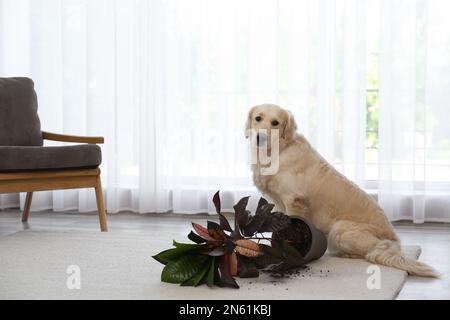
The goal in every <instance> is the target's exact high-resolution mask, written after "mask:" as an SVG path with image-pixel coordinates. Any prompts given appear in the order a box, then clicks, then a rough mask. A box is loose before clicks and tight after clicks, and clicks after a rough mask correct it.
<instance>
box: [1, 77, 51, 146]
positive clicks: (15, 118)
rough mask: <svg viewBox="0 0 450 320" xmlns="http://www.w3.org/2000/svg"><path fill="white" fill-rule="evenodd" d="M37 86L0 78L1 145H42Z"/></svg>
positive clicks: (24, 79)
mask: <svg viewBox="0 0 450 320" xmlns="http://www.w3.org/2000/svg"><path fill="white" fill-rule="evenodd" d="M37 108H38V103H37V97H36V92H35V91H34V83H33V81H32V80H31V79H28V78H0V146H42V144H43V141H42V133H41V123H40V121H39V117H38V114H37Z"/></svg>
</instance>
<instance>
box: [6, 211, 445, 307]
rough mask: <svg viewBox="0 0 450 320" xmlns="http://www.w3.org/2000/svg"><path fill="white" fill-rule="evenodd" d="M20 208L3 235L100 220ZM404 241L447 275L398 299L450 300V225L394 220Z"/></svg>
mask: <svg viewBox="0 0 450 320" xmlns="http://www.w3.org/2000/svg"><path fill="white" fill-rule="evenodd" d="M20 215H21V213H20V212H19V211H17V210H8V211H0V241H1V237H4V236H7V235H8V234H12V233H15V232H18V231H20V230H27V229H31V230H45V231H64V230H72V231H77V230H79V231H89V230H90V231H95V230H98V228H99V226H98V220H97V217H96V215H94V214H79V213H53V212H39V213H37V212H33V213H31V215H30V221H29V223H22V222H21V221H20ZM207 218H208V219H211V220H213V219H214V218H213V217H207V216H204V215H193V216H188V217H186V216H182V215H174V214H172V215H138V214H133V213H120V214H115V215H109V216H108V224H109V229H110V231H111V232H131V233H147V232H160V230H162V229H165V228H170V229H171V230H172V231H176V232H180V233H183V234H184V233H185V234H187V233H188V231H189V229H190V222H191V221H194V222H204V221H205V220H206V219H207ZM394 226H395V229H396V231H397V233H398V235H399V236H400V238H401V239H402V243H403V244H418V245H420V246H421V247H422V255H421V257H420V260H421V261H423V262H426V263H429V264H430V265H432V266H433V267H435V268H436V269H437V270H438V271H439V272H441V273H442V274H443V276H442V278H441V279H423V278H417V277H409V278H408V280H407V282H406V284H405V286H404V287H403V289H402V291H401V292H400V294H399V296H398V299H450V224H439V223H427V224H422V225H414V224H412V223H409V222H397V223H394Z"/></svg>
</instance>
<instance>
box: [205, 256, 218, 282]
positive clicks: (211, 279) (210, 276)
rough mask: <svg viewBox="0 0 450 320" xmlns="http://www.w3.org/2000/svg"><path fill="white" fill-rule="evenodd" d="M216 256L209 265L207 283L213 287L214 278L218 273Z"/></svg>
mask: <svg viewBox="0 0 450 320" xmlns="http://www.w3.org/2000/svg"><path fill="white" fill-rule="evenodd" d="M216 269H217V267H216V257H213V258H212V259H211V263H210V265H209V270H208V275H207V284H208V287H210V288H212V287H213V286H214V279H215V274H216Z"/></svg>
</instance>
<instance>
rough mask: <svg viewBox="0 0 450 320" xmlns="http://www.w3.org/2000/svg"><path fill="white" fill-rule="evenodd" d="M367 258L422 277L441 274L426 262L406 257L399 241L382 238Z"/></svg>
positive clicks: (436, 276)
mask: <svg viewBox="0 0 450 320" xmlns="http://www.w3.org/2000/svg"><path fill="white" fill-rule="evenodd" d="M365 258H366V260H367V261H369V262H372V263H376V264H381V265H384V266H388V267H394V268H397V269H400V270H404V271H406V272H408V273H409V274H410V275H414V276H420V277H431V278H439V277H440V274H439V273H438V272H437V271H436V270H435V269H434V268H432V267H430V266H428V265H426V264H425V263H422V262H419V261H416V260H413V259H409V258H407V257H405V256H404V255H403V254H402V252H401V250H400V246H399V245H398V243H397V242H394V241H391V240H381V241H380V242H378V243H377V245H376V246H375V247H374V248H373V249H372V250H370V251H369V253H367V255H366V257H365Z"/></svg>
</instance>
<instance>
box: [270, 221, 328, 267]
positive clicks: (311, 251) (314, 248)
mask: <svg viewBox="0 0 450 320" xmlns="http://www.w3.org/2000/svg"><path fill="white" fill-rule="evenodd" d="M289 218H290V223H289V224H288V225H287V226H285V227H284V228H282V229H281V230H279V231H277V232H274V233H273V234H272V246H273V247H275V248H280V247H281V246H282V244H283V243H284V242H288V243H289V244H290V245H291V246H293V247H294V248H295V249H297V250H298V251H299V252H300V254H301V255H302V256H303V259H304V261H305V263H309V262H311V261H313V260H317V259H319V258H320V257H322V256H323V255H324V254H325V251H327V238H326V236H325V234H323V233H322V232H321V231H320V230H319V229H317V228H316V226H315V225H314V224H313V223H312V222H311V221H309V220H307V219H304V218H302V217H300V216H290V217H289Z"/></svg>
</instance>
